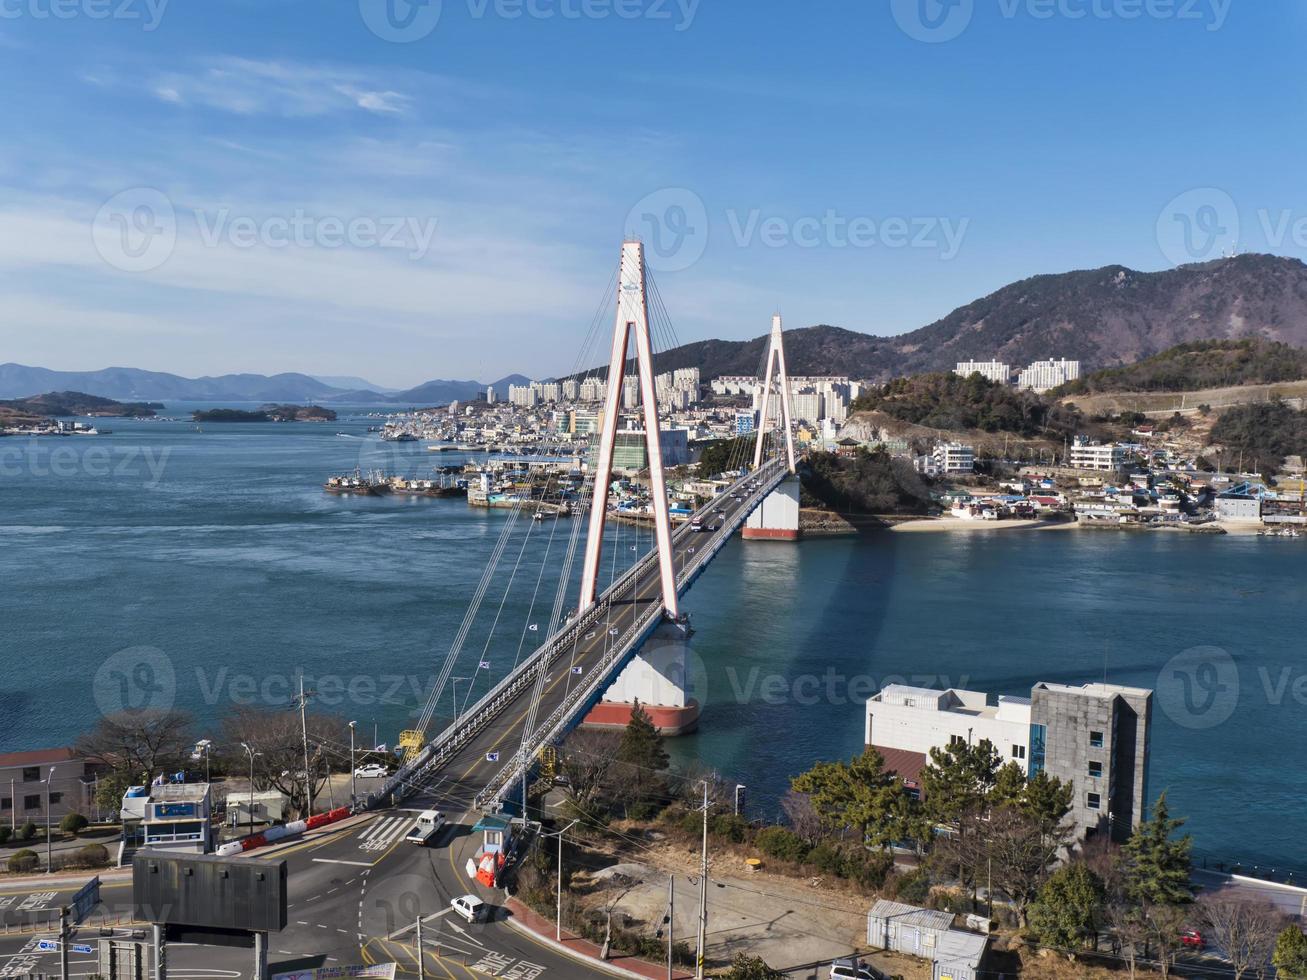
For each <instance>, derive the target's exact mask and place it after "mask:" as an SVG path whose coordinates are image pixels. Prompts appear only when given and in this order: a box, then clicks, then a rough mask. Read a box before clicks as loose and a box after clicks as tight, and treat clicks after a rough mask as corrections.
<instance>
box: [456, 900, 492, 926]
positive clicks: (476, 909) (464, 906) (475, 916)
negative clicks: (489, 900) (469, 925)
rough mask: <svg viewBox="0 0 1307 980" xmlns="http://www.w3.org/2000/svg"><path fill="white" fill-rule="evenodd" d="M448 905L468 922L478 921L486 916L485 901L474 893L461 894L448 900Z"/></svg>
mask: <svg viewBox="0 0 1307 980" xmlns="http://www.w3.org/2000/svg"><path fill="white" fill-rule="evenodd" d="M449 906H450V908H452V909H453V910H454V911H455V912H456V913H457V914H459V915H461V916H462V917H463V918H465V919H467V921H468V922H480V921H481V920H482V919H484V918H485V917H486V903H485V902H483V901H481V899H479V898H477V897H476V896H475V895H463V896H462V897H460V898H456V899H454V900H453V901H452V902H450V903H449Z"/></svg>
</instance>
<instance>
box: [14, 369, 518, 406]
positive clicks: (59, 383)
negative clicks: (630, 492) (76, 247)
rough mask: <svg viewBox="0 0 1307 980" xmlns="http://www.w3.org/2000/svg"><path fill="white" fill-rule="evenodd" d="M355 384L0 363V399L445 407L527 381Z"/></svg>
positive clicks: (294, 377) (301, 376) (298, 378)
mask: <svg viewBox="0 0 1307 980" xmlns="http://www.w3.org/2000/svg"><path fill="white" fill-rule="evenodd" d="M331 380H334V381H337V382H359V383H360V384H359V386H357V387H343V386H341V387H338V386H337V385H331V384H327V383H326V382H325V381H324V380H322V379H319V378H313V377H310V376H309V375H307V374H274V375H271V376H267V375H262V374H224V375H220V376H218V377H204V378H183V377H181V376H180V375H176V374H166V373H162V372H158V371H142V370H140V369H139V368H118V367H115V368H105V369H104V370H102V371H52V370H50V369H48V368H40V367H27V366H26V365H23V364H0V399H17V398H30V397H32V396H34V395H38V394H42V393H44V392H51V391H77V392H85V393H86V394H88V395H98V396H100V397H102V398H113V399H116V400H118V401H171V402H178V401H183V402H258V403H260V404H263V403H266V402H293V403H297V404H307V403H310V402H334V403H337V404H351V403H352V404H378V405H385V404H394V405H395V406H397V407H399V406H427V405H447V404H449V403H450V402H452V401H466V400H470V399H474V398H479V397H482V396H484V395H485V392H486V389H487V388H488V387H491V386H493V387H494V389H495V391H496V393H497V394H498V395H499V397H501V398H506V397H508V386H509V385H510V384H524V383H529V381H530V379H529V378H525V377H523V376H522V375H520V374H513V375H509V376H508V377H506V378H501V379H499V380H498V381H494V382H491V383H490V384H483V383H482V382H479V381H428V382H426V383H425V384H421V385H418V386H417V387H416V388H410V389H409V390H407V391H388V390H385V389H380V388H376V387H369V386H368V384H367V382H365V381H363V379H361V378H334V379H331Z"/></svg>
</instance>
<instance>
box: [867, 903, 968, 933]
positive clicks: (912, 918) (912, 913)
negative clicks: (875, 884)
mask: <svg viewBox="0 0 1307 980" xmlns="http://www.w3.org/2000/svg"><path fill="white" fill-rule="evenodd" d="M867 914H868V916H870V917H872V918H877V919H892V920H893V921H895V922H897V923H900V924H902V925H909V926H916V927H917V928H920V929H951V928H952V927H953V913H952V912H938V911H936V910H935V909H922V908H917V907H916V906H915V905H904V904H903V903H901V902H891V901H890V900H889V899H887V898H882V899H880V900H879V901H877V902H876V904H875V905H873V906H872V907H871V911H870V912H868V913H867Z"/></svg>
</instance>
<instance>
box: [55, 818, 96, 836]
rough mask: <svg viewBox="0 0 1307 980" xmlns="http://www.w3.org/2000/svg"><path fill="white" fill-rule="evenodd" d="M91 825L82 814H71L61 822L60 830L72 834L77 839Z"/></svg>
mask: <svg viewBox="0 0 1307 980" xmlns="http://www.w3.org/2000/svg"><path fill="white" fill-rule="evenodd" d="M90 823H91V821H89V820H87V819H86V818H85V817H84V816H82V815H81V814H80V813H70V814H68V815H67V816H65V817H64V818H63V819H62V820H60V821H59V829H60V830H62V831H63V832H64V833H65V834H72V835H73V836H74V837H76V836H77V835H78V834H80V833H81V832H82V831H83V830H85V829H86V828H87V827H88V826H90Z"/></svg>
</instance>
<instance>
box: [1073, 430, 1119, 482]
mask: <svg viewBox="0 0 1307 980" xmlns="http://www.w3.org/2000/svg"><path fill="white" fill-rule="evenodd" d="M1125 458H1126V454H1125V447H1124V446H1122V445H1121V444H1120V443H1116V442H1110V443H1106V444H1100V443H1096V442H1090V441H1089V440H1088V439H1086V438H1085V437H1084V436H1076V439H1075V442H1073V443H1072V444H1071V455H1070V458H1069V459H1068V461H1067V462H1068V464H1069V465H1070V466H1071V468H1072V469H1077V470H1099V471H1101V472H1104V473H1108V472H1116V471H1117V470H1120V469H1121V468H1122V467H1124V466H1125Z"/></svg>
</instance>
